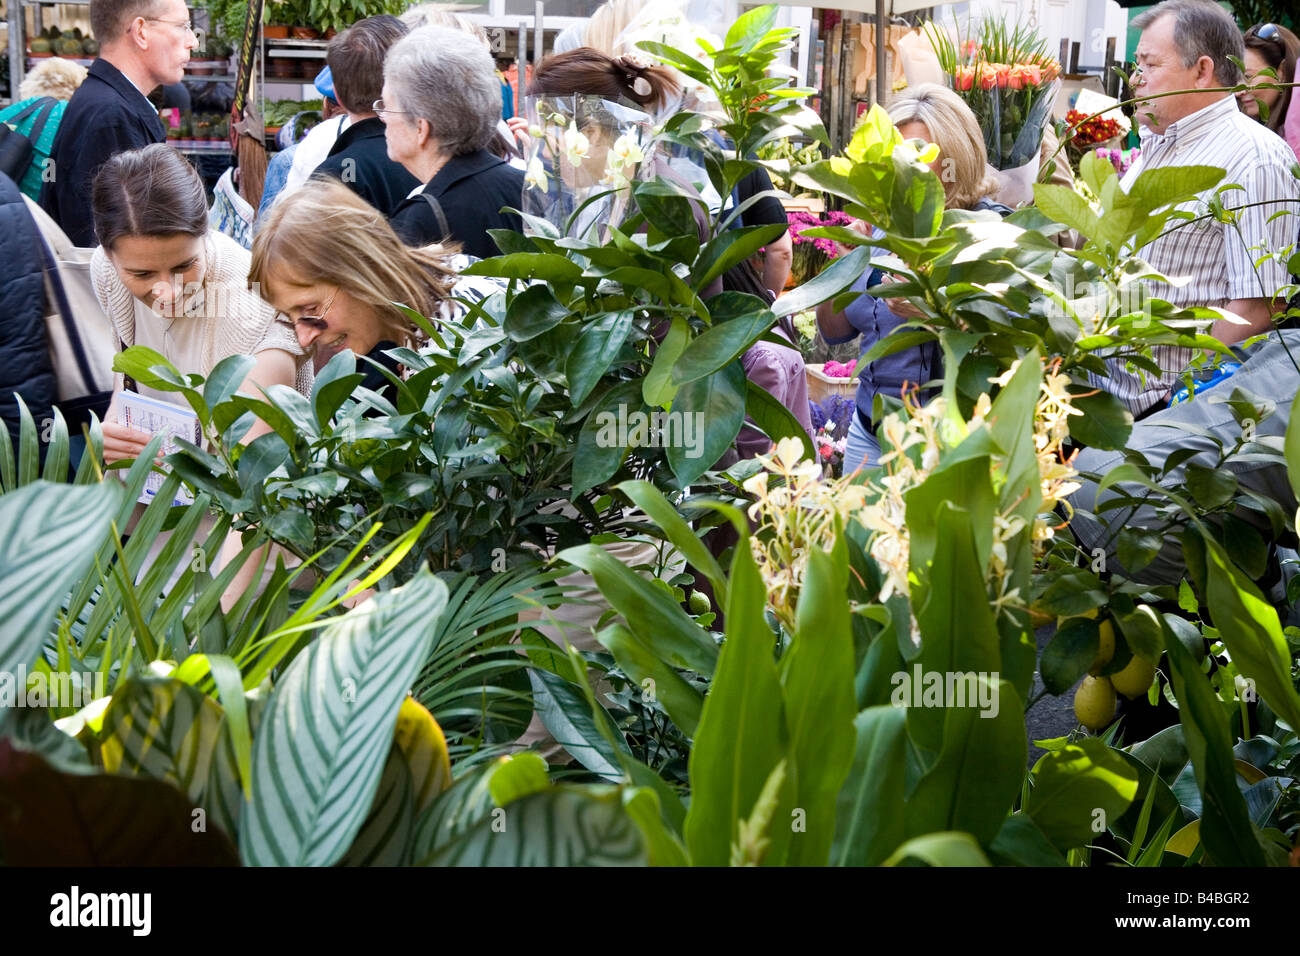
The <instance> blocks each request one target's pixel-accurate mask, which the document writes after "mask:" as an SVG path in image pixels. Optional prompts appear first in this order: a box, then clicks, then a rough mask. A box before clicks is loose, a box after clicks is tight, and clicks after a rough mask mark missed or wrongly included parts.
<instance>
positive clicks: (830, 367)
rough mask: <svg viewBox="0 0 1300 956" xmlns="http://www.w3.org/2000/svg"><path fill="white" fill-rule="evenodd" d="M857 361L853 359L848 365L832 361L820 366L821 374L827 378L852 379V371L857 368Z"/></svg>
mask: <svg viewBox="0 0 1300 956" xmlns="http://www.w3.org/2000/svg"><path fill="white" fill-rule="evenodd" d="M857 365H858V360H857V359H854V360H853V361H851V362H850V363H849V364H848V365H844V364H843V363H841V362H836V361H835V360H834V359H832V360H831V361H829V362H827V363H826V364H825V365H823V366H822V374H823V375H825V376H826V377H827V378H852V377H853V370H854V369H855V368H857Z"/></svg>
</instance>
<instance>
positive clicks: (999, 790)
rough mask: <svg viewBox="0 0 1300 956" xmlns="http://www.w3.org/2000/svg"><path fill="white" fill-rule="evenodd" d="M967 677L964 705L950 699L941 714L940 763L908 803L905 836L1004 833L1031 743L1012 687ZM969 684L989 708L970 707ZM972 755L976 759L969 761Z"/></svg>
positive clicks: (985, 838)
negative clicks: (956, 831) (939, 832)
mask: <svg viewBox="0 0 1300 956" xmlns="http://www.w3.org/2000/svg"><path fill="white" fill-rule="evenodd" d="M938 676H939V678H940V679H941V680H943V679H944V677H945V675H944V674H943V673H940V674H939V675H938ZM968 677H970V679H969V680H968V681H967V682H966V687H967V690H966V694H967V700H966V701H965V704H966V706H963V707H957V706H952V703H953V702H951V701H950V702H949V706H948V707H947V708H945V709H944V710H943V711H942V712H943V713H945V714H946V720H945V721H944V726H943V746H942V749H941V750H940V751H939V757H938V760H937V761H936V762H935V764H934V766H933V767H931V768H930V769H929V771H927V772H926V774H925V775H924V776H923V777H922V778H921V779H920V781H919V782H918V783H917V785H916V789H915V790H914V791H913V792H912V793H911V795H910V796H909V797H908V799H907V809H906V812H905V814H904V828H905V831H906V833H907V834H908V835H909V836H920V835H922V834H925V833H930V832H932V831H935V830H953V829H960V830H964V831H967V832H969V833H971V834H972V835H973V836H974V837H975V838H976V839H978V840H979V841H980V842H981V843H987V842H989V841H991V840H992V839H993V838H994V837H995V836H997V834H998V831H999V830H1001V829H1002V825H1003V821H1004V820H1005V818H1006V816H1007V814H1008V813H1010V812H1011V808H1012V805H1013V804H1014V803H1015V800H1016V797H1017V796H1018V795H1019V793H1020V789H1021V784H1022V782H1023V781H1024V775H1025V759H1026V756H1027V754H1028V751H1029V745H1028V742H1027V741H1026V739H1025V726H1024V712H1023V709H1022V707H1021V704H1020V700H1019V698H1018V697H1017V695H1016V691H1015V688H1014V687H1012V686H1011V682H1010V681H1007V680H998V681H997V682H996V683H994V680H993V679H992V678H990V677H989V676H987V675H985V674H976V675H968ZM971 684H975V685H976V686H977V687H978V693H979V695H980V696H981V697H982V699H983V700H986V701H991V702H992V706H990V707H989V708H987V709H984V710H981V709H980V708H979V707H978V706H975V705H973V703H972V701H971V700H970V694H971V689H970V687H971ZM990 692H991V693H990ZM915 710H916V708H912V711H913V712H915ZM974 754H979V759H978V760H972V759H971V757H972V755H974Z"/></svg>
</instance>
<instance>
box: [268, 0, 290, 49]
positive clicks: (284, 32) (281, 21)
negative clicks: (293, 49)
mask: <svg viewBox="0 0 1300 956" xmlns="http://www.w3.org/2000/svg"><path fill="white" fill-rule="evenodd" d="M290 6H291V5H290V4H288V3H272V4H268V5H267V8H266V19H267V22H266V24H265V25H264V26H263V27H262V36H264V37H265V38H266V39H268V40H287V39H288V38H289V26H290V22H291V21H290V19H289V18H290V16H291V15H292V14H291V10H290Z"/></svg>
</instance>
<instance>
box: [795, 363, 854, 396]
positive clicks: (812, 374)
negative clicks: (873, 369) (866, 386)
mask: <svg viewBox="0 0 1300 956" xmlns="http://www.w3.org/2000/svg"><path fill="white" fill-rule="evenodd" d="M823 367H824V363H821V362H819V363H817V364H816V365H805V366H804V375H805V376H806V377H807V379H808V400H809V401H813V402H820V401H822V400H823V399H826V398H829V397H830V396H832V395H843V396H844V397H845V398H848V399H852V398H853V397H854V396H855V395H857V393H858V377H857V376H856V375H853V376H851V377H849V378H831V376H829V375H827V374H826V373H825V372H823V371H822V368H823Z"/></svg>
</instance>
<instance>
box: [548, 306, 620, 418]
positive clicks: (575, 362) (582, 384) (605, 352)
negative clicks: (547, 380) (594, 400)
mask: <svg viewBox="0 0 1300 956" xmlns="http://www.w3.org/2000/svg"><path fill="white" fill-rule="evenodd" d="M631 331H632V313H631V312H629V311H624V312H609V313H606V314H604V315H601V316H599V317H597V318H596V319H595V320H594V321H590V322H587V323H586V324H585V325H584V326H583V329H582V332H581V334H580V335H579V336H578V341H577V343H576V344H575V345H574V347H573V352H572V353H571V354H570V355H569V358H568V361H567V362H566V363H565V366H564V375H565V377H566V378H567V379H568V380H569V399H570V401H571V402H572V403H573V404H574V405H581V404H582V403H583V402H584V401H585V400H586V398H587V396H588V395H590V394H591V390H592V389H593V388H595V387H596V383H597V382H599V381H600V379H601V377H602V376H603V375H604V374H605V373H606V372H607V371H609V366H610V363H612V362H613V361H614V359H615V358H617V357H618V353H619V350H620V349H622V348H623V343H624V342H626V341H627V337H628V333H630V332H631Z"/></svg>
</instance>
